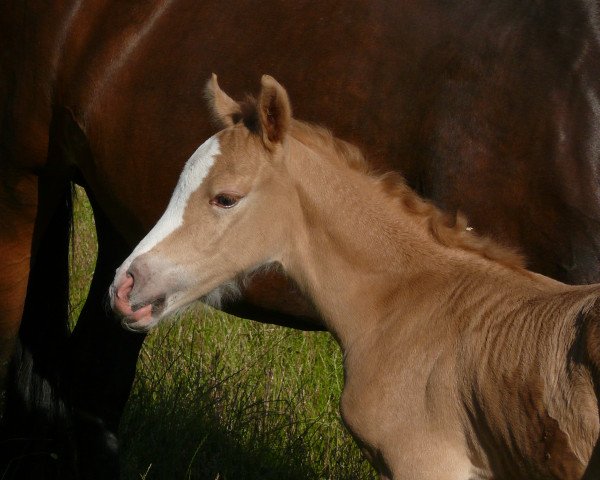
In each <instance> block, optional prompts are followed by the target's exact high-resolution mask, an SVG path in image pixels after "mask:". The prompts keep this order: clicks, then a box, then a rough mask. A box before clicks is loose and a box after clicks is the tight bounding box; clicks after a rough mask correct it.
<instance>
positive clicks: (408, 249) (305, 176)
mask: <svg viewBox="0 0 600 480" xmlns="http://www.w3.org/2000/svg"><path fill="white" fill-rule="evenodd" d="M304 155H305V158H302V159H296V161H294V162H292V165H291V166H290V168H292V169H293V168H295V169H297V171H296V172H293V175H294V178H297V179H298V181H297V185H296V191H297V193H298V199H299V202H300V206H301V209H302V212H303V219H304V221H303V227H302V228H303V230H304V235H299V236H298V238H297V240H296V241H297V244H296V245H295V246H294V249H293V250H292V252H293V253H291V254H290V259H289V262H290V265H288V266H287V268H288V269H289V271H290V273H291V274H292V275H293V276H295V277H296V280H297V281H298V282H299V283H300V285H302V286H303V288H304V289H305V290H306V291H307V292H308V294H309V295H310V296H311V297H312V299H313V301H314V303H315V305H316V306H317V308H318V309H319V310H320V312H321V314H322V315H323V318H324V319H325V322H326V324H327V327H328V329H329V330H330V331H331V332H332V333H333V334H334V335H335V336H336V337H337V338H338V339H339V341H340V343H341V345H342V348H345V346H346V345H348V344H350V343H353V341H354V340H353V339H354V338H360V337H361V336H362V335H363V334H364V333H365V332H366V331H368V330H370V329H373V328H377V325H378V324H379V323H380V322H381V321H382V320H384V319H386V318H389V317H390V316H394V317H395V318H394V320H395V319H396V318H399V319H401V318H402V317H403V314H405V313H406V312H407V311H408V310H409V309H410V308H412V306H413V305H414V302H416V301H420V298H418V297H419V296H421V297H422V294H421V293H419V292H420V291H421V290H419V289H420V288H427V287H426V286H425V285H429V287H430V288H441V287H442V286H443V285H444V284H446V283H447V281H446V280H447V278H445V277H447V275H449V273H450V272H451V271H452V269H453V267H452V265H453V264H454V263H456V262H457V261H458V257H460V256H461V253H460V252H457V253H455V254H452V253H451V252H450V251H449V249H448V248H447V247H444V246H443V245H440V244H439V243H437V242H435V241H434V240H433V239H432V236H431V233H430V232H429V230H428V226H427V222H426V221H425V219H423V218H421V217H419V216H417V215H414V214H408V213H405V212H403V211H402V208H401V206H400V201H399V199H397V198H393V197H392V196H391V195H389V194H387V193H386V192H385V191H384V189H383V188H382V186H381V185H380V184H379V183H378V182H376V180H374V179H373V178H371V177H369V176H367V175H365V174H364V173H362V172H360V171H356V170H353V169H350V168H348V167H346V166H344V165H343V164H337V163H336V162H332V161H328V160H326V159H321V158H318V157H317V155H313V154H310V153H305V154H304ZM462 254H464V255H466V252H462ZM415 286H419V289H417V288H415ZM417 290H419V291H417Z"/></svg>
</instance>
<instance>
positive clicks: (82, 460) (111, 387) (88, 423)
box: [66, 199, 144, 480]
mask: <svg viewBox="0 0 600 480" xmlns="http://www.w3.org/2000/svg"><path fill="white" fill-rule="evenodd" d="M92 203H94V202H93V199H92ZM93 206H94V218H95V221H96V230H97V233H98V259H97V262H96V269H95V272H94V277H93V280H92V285H91V287H90V292H89V294H88V297H87V301H86V303H85V305H84V307H83V310H82V312H81V315H80V316H79V320H78V322H77V325H76V327H75V330H74V331H73V334H72V336H71V339H70V341H69V356H68V365H67V366H66V369H67V371H68V372H69V374H68V378H69V384H70V389H71V399H72V403H73V407H74V410H75V412H74V413H75V427H76V436H77V444H78V452H79V469H80V471H81V473H82V475H83V477H84V478H94V479H107V480H108V479H111V480H112V479H116V478H118V476H119V473H118V472H119V466H118V441H117V428H118V424H119V420H120V418H121V414H122V412H123V409H124V407H125V403H126V401H127V398H128V396H129V392H130V389H131V385H132V383H133V377H134V374H135V366H136V363H137V358H138V353H139V349H140V347H141V345H142V342H143V339H144V336H143V335H141V334H135V333H131V332H127V331H126V330H124V329H123V328H122V327H121V325H120V323H119V322H118V321H117V320H116V319H115V317H114V316H113V314H112V312H111V311H110V309H109V308H108V305H107V299H106V294H107V290H108V286H109V285H110V283H111V281H112V279H113V277H114V273H115V270H116V268H117V267H118V266H119V265H120V264H121V262H122V261H123V259H124V258H125V257H126V256H127V254H128V253H129V250H130V246H129V245H128V244H126V243H125V242H124V241H123V240H122V239H121V237H120V235H119V233H118V232H117V231H116V230H115V229H114V228H113V227H112V225H111V224H110V223H109V222H108V220H107V219H106V217H105V216H104V215H103V213H102V211H101V210H100V208H99V207H98V206H97V205H93Z"/></svg>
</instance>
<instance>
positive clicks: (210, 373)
mask: <svg viewBox="0 0 600 480" xmlns="http://www.w3.org/2000/svg"><path fill="white" fill-rule="evenodd" d="M75 222H76V224H75V227H76V229H75V235H74V261H73V262H72V263H73V265H72V268H71V273H72V283H73V287H72V295H71V303H72V305H73V311H74V318H76V315H77V314H78V311H79V309H80V308H81V306H82V304H83V301H84V300H85V296H86V294H87V287H88V285H89V281H90V278H91V274H92V272H93V267H94V255H92V254H91V253H90V252H93V251H94V249H95V236H94V227H93V218H92V214H91V211H90V207H89V204H88V203H87V200H86V199H85V195H84V194H83V192H82V191H81V190H78V200H77V202H76V205H75ZM342 385H343V372H342V358H341V353H340V351H339V348H338V346H337V344H335V342H334V341H333V339H332V338H331V337H330V336H329V335H328V334H326V333H307V332H297V331H294V330H290V329H285V328H282V327H276V326H269V325H261V324H257V323H254V322H250V321H247V320H241V319H238V318H235V317H231V316H228V315H225V314H223V313H222V312H218V311H215V310H211V309H208V308H204V307H198V308H196V309H194V310H191V311H189V312H187V313H186V314H184V315H181V316H180V317H177V318H175V319H174V320H173V321H171V322H167V323H166V324H164V325H162V326H161V327H159V328H158V329H157V330H155V331H154V332H152V333H151V334H150V335H149V336H148V338H147V340H146V342H145V344H144V347H143V349H142V353H141V355H140V359H139V362H138V367H137V375H136V379H135V383H134V386H133V391H132V393H131V397H130V399H129V402H128V404H127V408H126V411H125V414H124V418H123V422H122V426H121V432H120V435H121V455H122V468H123V478H124V479H126V480H127V479H131V480H133V479H147V480H154V479H157V480H158V479H169V480H178V479H207V480H216V479H229V480H245V479H248V480H251V479H340V480H341V479H344V480H347V479H369V478H374V473H373V471H372V469H371V468H370V467H369V465H368V464H367V463H366V462H365V461H364V460H363V459H362V457H361V455H360V452H359V451H358V448H357V447H356V445H355V444H354V442H353V441H352V439H351V437H350V436H349V435H348V433H347V432H346V430H345V429H344V427H343V426H342V424H341V421H340V418H339V413H338V403H339V396H340V392H341V389H342Z"/></svg>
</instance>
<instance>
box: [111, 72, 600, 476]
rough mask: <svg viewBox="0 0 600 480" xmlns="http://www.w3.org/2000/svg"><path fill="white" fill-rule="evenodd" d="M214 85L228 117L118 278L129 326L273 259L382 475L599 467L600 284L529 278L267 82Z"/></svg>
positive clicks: (114, 293)
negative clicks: (300, 303)
mask: <svg viewBox="0 0 600 480" xmlns="http://www.w3.org/2000/svg"><path fill="white" fill-rule="evenodd" d="M208 93H209V97H210V99H211V105H212V108H213V111H214V113H215V116H216V117H217V118H218V119H219V120H220V121H221V123H222V124H223V126H224V127H225V129H224V130H222V131H221V132H219V133H218V134H216V135H215V136H213V137H212V138H210V139H209V140H207V141H206V142H205V143H204V144H203V145H202V146H201V147H199V148H198V150H197V151H196V153H194V155H193V156H192V157H191V158H190V160H189V161H188V163H187V164H186V166H185V169H184V171H183V173H182V175H181V177H180V180H179V183H178V185H177V187H176V190H175V192H174V194H173V197H172V199H171V202H170V204H169V206H168V208H167V210H166V212H165V214H164V215H163V217H162V218H161V219H160V221H159V222H158V223H157V225H156V226H155V228H154V229H153V230H152V231H151V232H150V233H149V234H148V236H147V237H146V238H145V239H144V240H143V241H142V242H141V243H140V244H139V245H138V247H137V248H136V249H135V250H134V252H133V253H132V254H131V256H130V257H129V258H128V259H127V260H126V261H125V262H124V263H123V265H122V266H121V267H120V268H119V269H118V270H117V273H116V276H115V280H114V283H113V285H112V287H111V299H112V305H113V307H114V309H115V310H116V311H117V312H118V313H119V314H120V315H121V316H122V319H123V324H124V325H125V326H126V327H127V328H129V329H132V330H147V329H149V328H150V327H152V326H153V325H155V324H156V323H157V322H158V321H159V320H161V319H162V318H164V317H165V316H167V315H169V314H170V313H172V312H174V311H176V310H177V309H179V308H181V307H183V306H185V305H187V304H189V303H190V302H193V301H195V300H197V299H203V300H205V301H215V300H218V298H219V297H220V296H221V295H222V294H223V292H224V291H225V290H232V289H231V285H234V286H235V284H236V283H237V282H240V281H243V279H244V278H245V277H247V276H248V275H251V274H252V272H253V271H255V270H256V269H257V268H260V267H262V266H265V265H271V264H277V265H279V266H280V268H282V269H283V270H284V271H285V272H286V273H287V275H289V276H290V277H292V278H293V279H294V280H295V281H296V282H297V283H298V285H300V287H301V288H302V289H303V291H304V292H305V293H306V295H308V296H309V297H310V299H311V300H312V301H313V302H314V305H315V307H316V308H317V309H318V311H319V312H320V314H321V315H322V318H323V319H324V322H325V323H326V327H327V328H328V330H329V331H330V332H331V333H332V334H333V335H334V336H335V337H336V339H337V340H338V341H339V344H340V346H341V348H342V350H343V352H344V368H345V373H346V383H345V387H344V392H343V394H342V399H341V412H342V416H343V419H344V422H345V423H346V425H347V427H348V429H349V430H350V432H352V435H353V436H354V438H355V439H356V441H357V442H358V443H359V445H360V447H361V448H362V450H363V452H364V454H365V455H366V456H367V458H368V459H369V460H370V461H371V463H372V464H373V465H374V467H375V468H376V469H377V471H378V472H379V474H380V475H381V477H382V478H407V479H436V480H440V479H461V480H466V479H471V478H482V479H484V478H485V479H487V478H504V479H530V478H561V479H576V478H598V475H600V470H599V468H598V462H599V458H598V457H599V456H600V453H599V452H598V448H599V447H598V436H599V418H598V381H599V380H600V377H599V375H598V374H599V366H600V365H599V360H600V323H599V321H598V312H599V309H598V307H597V306H596V300H597V298H598V292H599V288H598V286H578V287H572V286H567V285H563V284H561V283H558V282H556V281H553V280H551V279H549V278H545V277H542V276H540V275H536V274H533V273H531V272H529V271H527V270H525V269H524V268H522V267H521V265H520V263H519V259H518V257H517V256H516V255H514V254H512V253H510V252H507V251H504V250H503V249H501V248H499V247H496V246H495V245H493V244H491V243H490V242H486V241H484V240H482V239H478V238H476V237H475V236H474V235H472V234H471V233H470V232H468V231H466V229H465V225H464V222H462V221H461V220H460V219H459V220H458V221H456V222H454V221H453V222H448V221H447V220H446V218H445V217H444V216H443V215H442V214H441V213H440V212H439V211H438V210H437V209H436V208H435V207H433V206H432V205H430V204H428V203H426V202H424V201H423V200H421V199H420V198H418V197H417V196H416V194H415V193H413V192H412V191H411V190H410V189H409V188H408V187H406V185H405V184H404V183H402V182H401V181H400V180H398V179H392V178H389V177H380V178H376V177H374V176H371V175H369V174H368V173H367V171H366V168H365V161H364V159H363V158H362V156H361V154H360V152H358V151H357V149H355V148H354V147H352V146H351V145H349V144H347V143H345V142H343V141H341V140H338V139H336V138H334V137H333V136H332V135H330V134H329V133H328V132H326V131H324V130H322V129H320V128H317V127H314V126H309V125H307V124H305V123H302V122H299V121H296V120H294V119H292V117H291V108H290V104H289V101H288V97H287V94H286V92H285V90H284V89H283V88H282V87H281V86H280V85H279V84H278V83H277V82H276V81H275V80H273V79H272V78H271V77H268V76H264V77H263V79H262V89H261V92H260V96H259V98H258V100H257V101H256V102H247V103H244V104H239V103H236V102H235V101H233V100H232V99H231V98H229V97H228V96H227V95H226V94H225V93H224V92H223V91H221V90H220V89H219V87H218V85H217V81H216V77H213V79H212V80H211V81H210V82H209V85H208ZM450 223H452V224H450ZM454 223H456V225H455V224H454ZM234 289H235V288H233V290H234Z"/></svg>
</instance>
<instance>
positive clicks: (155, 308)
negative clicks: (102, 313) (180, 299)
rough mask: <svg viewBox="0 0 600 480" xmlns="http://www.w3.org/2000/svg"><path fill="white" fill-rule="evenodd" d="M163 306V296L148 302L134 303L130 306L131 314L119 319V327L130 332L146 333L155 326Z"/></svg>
mask: <svg viewBox="0 0 600 480" xmlns="http://www.w3.org/2000/svg"><path fill="white" fill-rule="evenodd" d="M165 306H166V297H165V296H161V297H159V298H156V299H154V300H152V301H150V302H140V303H134V304H132V305H131V313H130V314H128V315H125V316H123V317H122V318H121V325H123V327H124V328H126V329H127V330H130V331H132V332H147V331H148V330H150V329H151V328H152V327H153V326H154V325H156V323H157V322H158V320H159V319H160V317H161V315H162V313H163V312H164V310H165Z"/></svg>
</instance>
